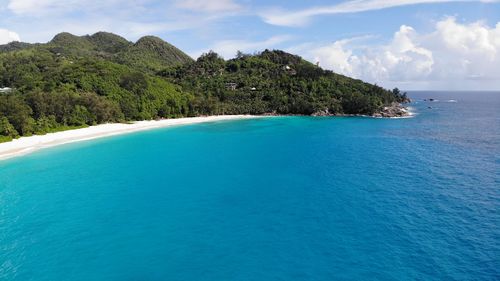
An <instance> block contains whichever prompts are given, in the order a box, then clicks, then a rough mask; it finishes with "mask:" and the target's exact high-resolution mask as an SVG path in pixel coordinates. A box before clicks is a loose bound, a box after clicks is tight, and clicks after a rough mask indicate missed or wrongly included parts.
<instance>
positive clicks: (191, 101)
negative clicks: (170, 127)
mask: <svg viewBox="0 0 500 281" xmlns="http://www.w3.org/2000/svg"><path fill="white" fill-rule="evenodd" d="M3 87H8V88H12V89H13V90H9V91H6V92H1V93H0V141H1V140H8V139H11V138H14V137H18V136H20V135H22V136H26V135H31V134H43V133H47V132H52V131H57V130H61V129H67V128H73V127H80V126H87V125H93V124H99V123H105V122H121V121H128V120H144V119H155V118H175V117H182V116H197V115H216V114H304V115H344V114H366V115H375V114H379V113H381V112H382V111H383V110H384V108H385V107H387V105H391V104H394V103H400V102H404V101H406V97H405V95H404V94H401V93H400V92H399V91H398V90H395V91H388V90H385V89H383V88H381V87H378V86H376V85H371V84H368V83H365V82H363V81H361V80H355V79H352V78H349V77H346V76H343V75H339V74H336V73H333V72H331V71H327V70H323V69H321V68H320V67H318V66H316V65H313V64H311V63H310V62H307V61H305V60H303V59H302V58H301V57H299V56H296V55H292V54H288V53H286V52H283V51H277V50H274V51H270V50H265V51H264V52H262V53H259V54H256V55H245V54H239V55H238V57H237V58H235V59H231V60H227V61H226V60H224V59H222V58H221V57H219V56H218V55H217V54H216V53H213V52H209V53H207V54H204V55H202V56H201V57H200V58H198V59H197V60H196V61H194V60H192V59H191V58H190V57H189V56H187V55H186V54H185V53H183V52H182V51H180V50H179V49H177V48H176V47H174V46H172V45H171V44H169V43H167V42H165V41H163V40H162V39H160V38H158V37H153V36H146V37H143V38H141V39H139V40H138V41H137V42H136V43H131V42H129V41H127V40H126V39H124V38H122V37H120V36H118V35H115V34H111V33H106V32H99V33H96V34H94V35H91V36H89V35H87V36H75V35H72V34H69V33H61V34H58V35H56V36H55V37H54V39H53V40H51V41H50V42H48V43H46V44H27V43H19V42H15V43H10V44H7V45H3V46H0V88H3ZM391 114H393V113H391Z"/></svg>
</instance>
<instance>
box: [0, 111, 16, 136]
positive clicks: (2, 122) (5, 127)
mask: <svg viewBox="0 0 500 281" xmlns="http://www.w3.org/2000/svg"><path fill="white" fill-rule="evenodd" d="M0 136H4V137H10V138H11V139H12V138H15V137H17V136H19V133H18V132H17V131H16V129H15V128H14V126H12V124H10V122H9V119H7V117H5V116H3V117H1V118H0Z"/></svg>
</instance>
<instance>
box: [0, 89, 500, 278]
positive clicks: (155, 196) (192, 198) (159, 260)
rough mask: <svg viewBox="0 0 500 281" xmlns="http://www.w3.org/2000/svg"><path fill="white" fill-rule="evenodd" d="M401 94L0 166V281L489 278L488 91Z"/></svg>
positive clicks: (495, 129) (499, 176)
mask: <svg viewBox="0 0 500 281" xmlns="http://www.w3.org/2000/svg"><path fill="white" fill-rule="evenodd" d="M412 97H413V98H414V99H415V100H416V102H415V103H414V104H412V106H413V107H414V108H415V110H416V111H417V112H418V115H417V116H416V117H415V118H409V119H391V120H388V119H372V118H361V117H360V118H323V117H318V118H313V117H275V118H274V117H273V118H264V119H253V120H241V121H230V122H218V123H210V124H200V125H192V126H181V127H175V128H166V129H159V130H153V131H147V132H140V133H134V134H129V135H122V136H117V137H111V138H105V139H99V140H93V141H87V142H80V143H74V144H68V145H63V146H59V147H55V148H50V149H45V150H41V151H38V152H36V153H33V154H30V155H27V156H24V157H19V158H15V159H11V160H8V161H3V162H0V280H5V281H10V280H23V281H25V280H50V281H57V280H70V281H72V280H82V281H83V280H86V281H87V280H107V281H108V280H126V281H133V280H153V281H156V280H186V281H189V280H213V281H215V280H217V281H220V280H499V278H500V93H431V92H426V93H413V94H412ZM429 97H432V98H436V99H438V100H439V101H434V102H424V101H422V99H424V98H429ZM450 100H457V102H453V101H450ZM428 107H432V108H428Z"/></svg>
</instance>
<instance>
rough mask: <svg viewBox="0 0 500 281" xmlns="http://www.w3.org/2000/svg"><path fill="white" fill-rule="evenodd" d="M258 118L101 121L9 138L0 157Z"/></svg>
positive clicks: (1, 150)
mask: <svg viewBox="0 0 500 281" xmlns="http://www.w3.org/2000/svg"><path fill="white" fill-rule="evenodd" d="M246 118H257V116H251V115H222V116H208V117H192V118H179V119H165V120H159V121H138V122H134V123H131V124H121V123H114V124H102V125H97V126H91V127H88V128H83V129H76V130H69V131H63V132H57V133H51V134H46V135H41V136H31V137H22V138H19V139H15V140H13V141H10V142H5V143H0V160H4V159H7V158H12V157H16V156H20V155H25V154H28V153H31V152H33V151H37V150H39V149H43V148H47V147H52V146H56V145H61V144H65V143H71V142H78V141H84V140H91V139H96V138H102V137H108V136H114V135H119V134H126V133H132V132H137V131H143V130H150V129H155V128H164V127H170V126H176V125H187V124H197V123H204V122H215V121H224V120H237V119H246Z"/></svg>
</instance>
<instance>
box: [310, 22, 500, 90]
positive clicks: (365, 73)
mask: <svg viewBox="0 0 500 281" xmlns="http://www.w3.org/2000/svg"><path fill="white" fill-rule="evenodd" d="M355 43H356V38H354V39H344V40H338V41H335V42H334V43H331V44H325V45H322V46H317V47H311V46H309V47H308V50H307V51H305V57H306V58H308V59H309V60H311V61H314V62H316V61H319V62H320V64H321V65H322V66H323V67H325V68H328V69H331V70H333V71H336V72H339V73H342V74H345V75H348V76H353V77H355V78H359V79H363V80H366V81H369V82H372V83H382V84H384V85H405V84H412V83H416V84H418V83H422V82H429V81H431V82H437V83H443V82H445V84H450V85H452V84H455V85H460V82H461V81H471V80H472V81H483V82H484V83H486V84H488V83H491V82H493V83H495V82H497V81H500V22H498V23H497V24H496V25H495V26H493V27H490V26H487V25H486V24H484V23H483V22H473V23H469V24H465V23H459V22H457V20H456V19H455V18H454V17H449V18H446V19H443V20H441V21H438V22H437V23H436V24H435V26H434V30H433V31H432V32H429V33H418V32H417V31H416V30H415V29H414V28H412V27H411V26H407V25H402V26H401V27H400V29H399V30H398V31H397V32H395V33H394V36H393V38H392V40H391V41H390V42H389V43H387V44H382V45H377V46H373V45H370V46H369V47H366V46H364V47H359V48H358V47H357V46H356V44H355ZM302 49H304V47H302ZM457 83H458V84H457Z"/></svg>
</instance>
